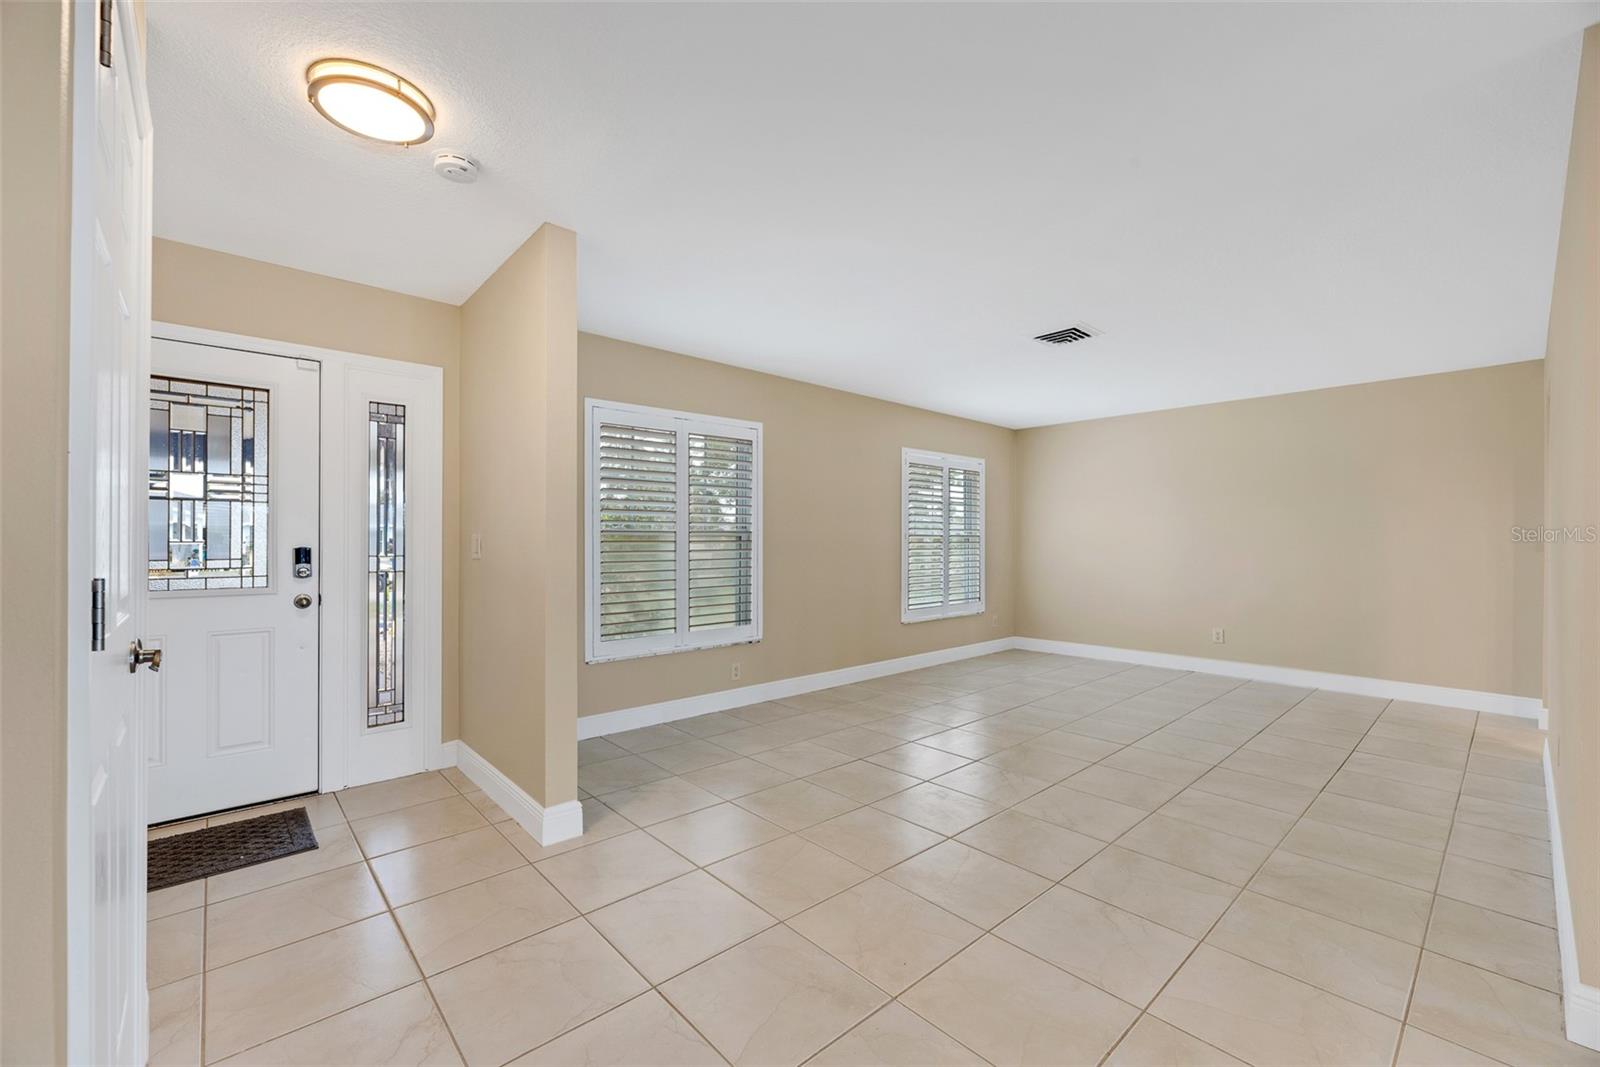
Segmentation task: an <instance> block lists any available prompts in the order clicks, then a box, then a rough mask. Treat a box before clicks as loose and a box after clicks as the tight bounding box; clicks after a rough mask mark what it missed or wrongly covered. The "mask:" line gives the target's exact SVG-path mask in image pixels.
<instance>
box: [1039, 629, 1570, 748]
mask: <svg viewBox="0 0 1600 1067" xmlns="http://www.w3.org/2000/svg"><path fill="white" fill-rule="evenodd" d="M1012 647H1013V648H1023V649H1027V650H1028V651H1030V652H1055V653H1059V654H1061V655H1066V656H1083V657H1086V658H1088V659H1108V660H1114V661H1116V662H1118V663H1137V664H1141V665H1143V666H1147V667H1170V668H1172V669H1174V670H1180V671H1204V672H1205V673H1207V674H1221V675H1225V676H1227V677H1230V678H1248V679H1250V680H1251V681H1257V682H1276V683H1278V684H1280V685H1295V686H1302V687H1304V688H1307V689H1330V690H1333V691H1334V692H1336V693H1354V694H1356V695H1358V696H1372V697H1384V698H1386V699H1388V700H1409V701H1414V702H1416V703H1419V704H1442V705H1444V706H1445V707H1451V708H1467V709H1468V710H1470V711H1487V712H1492V713H1493V714H1496V715H1515V716H1518V717H1519V718H1524V719H1538V720H1539V724H1540V725H1541V726H1543V725H1544V722H1545V711H1544V704H1543V703H1542V702H1541V701H1540V700H1539V698H1538V697H1519V696H1512V695H1510V694H1508V693H1485V692H1481V691H1479V690H1476V689H1450V688H1448V687H1446V686H1442V685H1423V684H1421V683H1419V682H1395V681H1390V680H1388V679H1385V678H1364V677H1362V676H1360V675H1357V674H1330V673H1328V672H1326V671H1310V670H1303V669H1301V668H1299V667H1272V666H1268V665H1266V664H1261V663H1241V662H1238V661H1236V660H1231V659H1207V658H1205V657H1203V656H1179V655H1175V654H1173V653H1170V652H1146V651H1144V650H1142V649H1135V648H1113V647H1111V646H1109V645H1084V644H1079V643H1077V642H1075V641H1046V640H1044V639H1043V638H1038V637H1018V638H1014V639H1013V644H1012Z"/></svg>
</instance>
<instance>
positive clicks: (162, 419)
mask: <svg viewBox="0 0 1600 1067" xmlns="http://www.w3.org/2000/svg"><path fill="white" fill-rule="evenodd" d="M320 378H321V365H320V364H319V363H318V362H316V361H314V360H308V359H292V358H286V357H283V356H271V355H263V354H261V353H256V352H242V351H239V350H236V349H228V348H214V347H211V346H209V345H201V344H191V343H188V342H183V341H167V340H160V339H157V340H155V341H153V342H151V367H150V463H149V486H150V497H149V514H148V520H149V531H150V532H149V539H150V551H149V567H148V581H149V622H148V623H147V625H146V635H147V636H146V642H145V643H146V644H147V645H152V646H154V647H158V648H160V649H161V652H162V663H161V672H160V673H159V674H158V675H152V676H150V677H149V678H147V679H146V681H145V684H146V685H147V686H148V687H149V693H148V707H149V714H148V718H147V720H146V721H147V733H146V753H147V757H148V765H149V769H150V810H149V819H150V821H151V822H153V823H155V822H165V821H168V820H172V819H180V818H187V817H189V816H193V815H199V814H203V813H206V812H212V811H220V810H222V809H224V808H235V807H240V806H242V805H245V804H254V803H259V802H261V801H265V800H275V799H277V798H279V797H286V796H293V795H295V794H298V793H309V792H313V791H315V790H316V788H317V724H318V716H317V689H318V684H317V683H318V679H317V666H318V618H319V614H320V597H319V595H318V584H319V576H320V574H321V564H322V559H321V556H322V553H321V548H320V545H319V538H318V493H319V476H318V462H319V449H318V435H319V403H320V400H319V392H320V390H319V386H320Z"/></svg>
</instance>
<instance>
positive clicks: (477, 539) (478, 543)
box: [472, 533, 483, 559]
mask: <svg viewBox="0 0 1600 1067" xmlns="http://www.w3.org/2000/svg"><path fill="white" fill-rule="evenodd" d="M472 558H473V559H482V558H483V534H481V533H475V534H473V535H472Z"/></svg>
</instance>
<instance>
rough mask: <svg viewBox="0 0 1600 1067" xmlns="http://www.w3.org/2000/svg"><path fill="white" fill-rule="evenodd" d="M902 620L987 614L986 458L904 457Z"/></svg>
mask: <svg viewBox="0 0 1600 1067" xmlns="http://www.w3.org/2000/svg"><path fill="white" fill-rule="evenodd" d="M900 497H901V509H900V518H901V604H900V620H901V621H902V622H921V621H922V620H924V619H943V618H949V617H950V616H953V615H976V614H978V613H980V612H982V611H983V598H984V585H985V578H984V546H983V460H981V459H972V458H969V457H967V456H948V455H944V454H943V453H939V452H921V451H918V450H916V449H911V448H907V449H903V450H902V451H901V455H900Z"/></svg>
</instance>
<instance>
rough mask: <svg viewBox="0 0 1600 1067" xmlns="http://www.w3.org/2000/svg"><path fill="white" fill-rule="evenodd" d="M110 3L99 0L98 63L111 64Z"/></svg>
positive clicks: (107, 0) (109, 0)
mask: <svg viewBox="0 0 1600 1067" xmlns="http://www.w3.org/2000/svg"><path fill="white" fill-rule="evenodd" d="M111 3H112V0H100V65H101V66H102V67H109V66H111Z"/></svg>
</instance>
